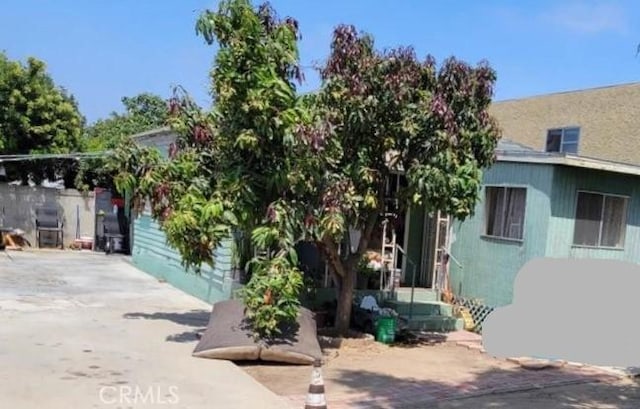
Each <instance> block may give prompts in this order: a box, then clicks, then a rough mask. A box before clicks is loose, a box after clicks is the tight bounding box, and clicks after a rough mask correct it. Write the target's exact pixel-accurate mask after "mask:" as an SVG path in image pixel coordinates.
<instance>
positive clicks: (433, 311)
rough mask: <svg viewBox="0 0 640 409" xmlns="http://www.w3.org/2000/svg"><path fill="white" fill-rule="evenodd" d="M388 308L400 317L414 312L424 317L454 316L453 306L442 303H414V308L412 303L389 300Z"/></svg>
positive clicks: (385, 303) (386, 304)
mask: <svg viewBox="0 0 640 409" xmlns="http://www.w3.org/2000/svg"><path fill="white" fill-rule="evenodd" d="M384 305H385V306H386V307H389V308H392V309H393V310H395V311H396V312H397V313H398V314H400V315H407V316H408V315H409V313H410V312H413V315H414V316H415V315H424V316H446V317H450V316H452V315H453V306H452V305H451V304H447V303H444V302H441V301H414V303H413V308H412V306H411V302H408V301H396V300H387V301H385V302H384Z"/></svg>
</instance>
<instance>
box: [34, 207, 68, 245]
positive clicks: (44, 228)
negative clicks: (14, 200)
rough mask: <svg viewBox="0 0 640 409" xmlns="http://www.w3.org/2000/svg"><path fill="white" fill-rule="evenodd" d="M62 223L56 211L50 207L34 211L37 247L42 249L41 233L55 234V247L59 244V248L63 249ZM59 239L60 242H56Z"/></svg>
mask: <svg viewBox="0 0 640 409" xmlns="http://www.w3.org/2000/svg"><path fill="white" fill-rule="evenodd" d="M63 226H64V224H63V222H62V220H60V217H59V215H58V209H55V208H51V207H41V208H38V209H36V240H37V241H38V247H42V241H41V239H42V232H45V233H55V235H56V247H58V243H60V244H59V245H60V248H64V231H63ZM58 239H60V242H58Z"/></svg>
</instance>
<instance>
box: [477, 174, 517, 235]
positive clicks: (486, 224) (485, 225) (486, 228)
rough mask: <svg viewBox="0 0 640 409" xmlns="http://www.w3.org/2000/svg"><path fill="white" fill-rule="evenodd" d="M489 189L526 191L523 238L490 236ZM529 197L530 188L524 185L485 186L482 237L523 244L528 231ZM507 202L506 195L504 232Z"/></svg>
mask: <svg viewBox="0 0 640 409" xmlns="http://www.w3.org/2000/svg"><path fill="white" fill-rule="evenodd" d="M489 188H500V189H523V190H524V209H523V211H522V227H521V231H522V237H521V238H516V237H508V236H496V235H493V234H489V209H488V205H489V203H488V201H487V189H489ZM527 196H528V188H527V186H523V185H499V184H493V185H485V186H484V202H485V203H484V223H483V226H482V229H483V230H482V236H483V237H488V238H491V239H498V240H505V241H515V242H518V243H522V242H524V238H525V235H526V231H525V224H526V223H525V221H526V219H527ZM506 200H507V195H506V194H505V195H504V198H503V213H502V216H501V218H502V220H501V224H500V225H501V228H500V231H504V222H505V219H506V217H505V211H506V209H505V203H504V201H506Z"/></svg>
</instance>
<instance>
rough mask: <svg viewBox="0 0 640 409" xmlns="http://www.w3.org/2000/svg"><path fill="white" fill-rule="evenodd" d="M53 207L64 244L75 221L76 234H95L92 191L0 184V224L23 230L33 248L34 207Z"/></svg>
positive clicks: (72, 232)
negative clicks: (62, 231)
mask: <svg viewBox="0 0 640 409" xmlns="http://www.w3.org/2000/svg"><path fill="white" fill-rule="evenodd" d="M41 206H51V207H56V208H57V209H58V211H59V212H60V215H61V217H62V221H63V223H64V226H63V227H64V245H65V247H68V246H69V245H70V244H71V243H72V242H73V241H74V240H75V238H76V230H77V220H78V215H79V220H80V229H79V235H80V236H90V237H94V236H95V199H94V194H93V192H88V193H86V194H82V193H81V192H79V191H77V190H75V189H56V188H48V187H42V186H34V187H31V186H16V185H9V184H7V183H0V225H2V226H4V227H13V228H18V229H21V230H24V231H25V232H26V236H25V237H26V238H27V240H29V241H30V242H31V245H32V246H33V247H36V246H37V244H36V225H35V221H36V209H37V208H38V207H41Z"/></svg>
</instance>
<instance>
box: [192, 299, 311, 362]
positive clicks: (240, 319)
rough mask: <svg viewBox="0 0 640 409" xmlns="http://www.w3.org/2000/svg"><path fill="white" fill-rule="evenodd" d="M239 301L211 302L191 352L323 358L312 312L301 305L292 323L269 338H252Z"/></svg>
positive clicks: (228, 357) (226, 356) (236, 357)
mask: <svg viewBox="0 0 640 409" xmlns="http://www.w3.org/2000/svg"><path fill="white" fill-rule="evenodd" d="M245 318H246V317H245V306H244V304H243V303H242V301H240V300H227V301H221V302H218V303H216V304H215V305H214V307H213V311H212V312H211V316H210V318H209V324H208V325H207V329H206V331H205V332H204V334H203V335H202V338H201V339H200V342H198V345H196V348H195V349H194V351H193V356H196V357H199V358H212V359H225V360H231V361H246V360H258V359H261V360H263V361H271V362H282V363H290V364H302V365H311V364H313V362H314V360H316V359H321V358H322V350H321V349H320V344H319V343H318V336H317V329H316V322H315V318H314V315H313V313H312V312H311V311H309V310H308V309H306V308H300V309H299V313H298V319H297V321H296V322H295V323H293V324H291V325H289V326H287V327H283V328H282V334H281V335H280V336H278V337H276V338H272V339H269V340H259V341H257V340H255V339H254V337H253V332H252V331H251V328H250V327H249V325H248V324H247V322H246V319H245Z"/></svg>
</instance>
